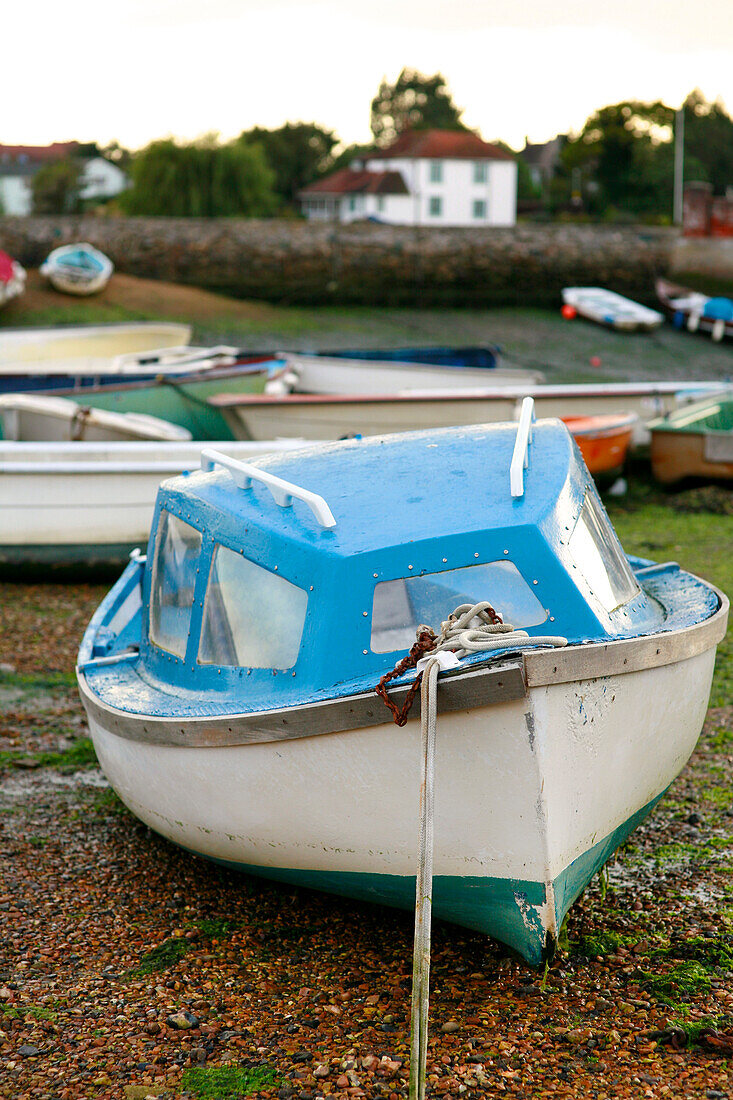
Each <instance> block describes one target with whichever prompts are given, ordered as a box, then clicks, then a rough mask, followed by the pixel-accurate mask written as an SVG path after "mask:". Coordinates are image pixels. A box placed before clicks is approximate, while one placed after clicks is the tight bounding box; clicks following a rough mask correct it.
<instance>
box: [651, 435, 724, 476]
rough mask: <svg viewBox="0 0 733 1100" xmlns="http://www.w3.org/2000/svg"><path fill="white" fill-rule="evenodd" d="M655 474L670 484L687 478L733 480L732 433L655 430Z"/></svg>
mask: <svg viewBox="0 0 733 1100" xmlns="http://www.w3.org/2000/svg"><path fill="white" fill-rule="evenodd" d="M651 461H652V474H653V475H654V477H655V478H656V480H657V481H661V482H662V483H663V484H667V485H671V484H673V483H674V482H676V481H682V480H683V478H686V477H701V478H708V479H710V478H713V479H715V480H717V479H723V480H726V481H729V480H731V479H733V432H728V433H722V432H716V433H706V432H680V431H664V430H663V429H656V428H655V429H654V430H653V431H652V442H651Z"/></svg>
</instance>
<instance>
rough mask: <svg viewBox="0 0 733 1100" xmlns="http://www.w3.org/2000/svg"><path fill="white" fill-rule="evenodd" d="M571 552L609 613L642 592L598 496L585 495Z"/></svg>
mask: <svg viewBox="0 0 733 1100" xmlns="http://www.w3.org/2000/svg"><path fill="white" fill-rule="evenodd" d="M568 549H569V551H570V554H571V557H572V559H573V564H574V566H575V568H576V569H577V570H578V571H579V572H580V573H581V574H582V576H583V577H584V579H585V582H586V584H587V585H588V588H589V589H590V591H591V592H592V593H593V595H594V596H595V597H596V599H598V600H599V601H600V603H601V604H602V605H603V608H604V609H605V610H606V611H609V612H610V611H615V610H616V608H618V607H621V606H622V605H623V604H625V603H628V601H629V600H630V599H632V598H633V597H634V596H635V595H636V594H637V593H638V592H639V591H640V589H639V585H638V584H637V583H636V580H635V578H634V574H633V573H632V572H631V568H630V566H629V563H628V561H627V560H626V556H625V555H624V552H623V550H622V549H621V543H620V542H619V541H618V539H617V538H616V535H615V533H614V530H613V528H612V527H611V524H610V523H609V522H608V517H607V516H606V513H605V512H604V511H603V508H602V507H601V504H600V502H599V501H598V498H597V497H596V495H595V493H592V492H587V493H586V495H585V500H584V501H583V507H582V508H581V510H580V515H579V516H578V522H577V523H576V524H575V529H574V530H573V533H572V535H571V536H570V540H569V542H568Z"/></svg>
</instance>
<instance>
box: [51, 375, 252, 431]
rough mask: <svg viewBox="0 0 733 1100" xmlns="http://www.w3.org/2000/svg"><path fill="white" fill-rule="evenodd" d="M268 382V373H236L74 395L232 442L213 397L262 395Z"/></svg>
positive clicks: (86, 401) (102, 406) (98, 405)
mask: <svg viewBox="0 0 733 1100" xmlns="http://www.w3.org/2000/svg"><path fill="white" fill-rule="evenodd" d="M266 381H267V374H266V372H265V371H261V372H260V371H252V372H250V373H244V372H243V373H242V374H232V375H230V376H229V377H227V378H225V379H220V380H216V379H211V380H209V381H207V380H205V379H201V380H200V381H196V382H183V381H177V382H175V383H171V382H167V383H166V382H161V383H152V384H151V385H149V386H140V387H139V388H138V387H135V388H132V387H131V388H130V389H116V388H115V387H113V386H110V387H109V390H110V392H106V391H105V388H104V387H103V388H102V389H100V390H96V391H95V392H94V393H85V392H84V391H80V392H79V396H77V395H76V394H73V395H69V396H72V397H73V399H74V400H77V401H80V402H81V403H82V404H84V405H90V406H92V408H96V409H106V410H108V411H109V412H119V413H126V412H135V413H147V414H148V415H150V416H158V417H160V418H161V419H162V420H168V421H169V422H170V423H171V424H179V425H180V427H182V428H187V429H188V431H189V432H190V433H191V435H192V436H193V438H194V439H217V440H224V439H226V440H232V439H234V436H233V435H232V432H231V430H230V428H229V427H228V425H227V423H226V420H225V419H224V417H223V416H222V414H221V413H220V412H219V410H218V409H215V408H213V407H211V406H209V405H207V403H206V402H207V400H208V398H209V397H213V396H215V395H216V394H218V393H225V392H226V393H233V394H250V393H262V392H263V390H264V388H265V382H266Z"/></svg>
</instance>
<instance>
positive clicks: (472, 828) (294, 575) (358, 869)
mask: <svg viewBox="0 0 733 1100" xmlns="http://www.w3.org/2000/svg"><path fill="white" fill-rule="evenodd" d="M529 429H530V424H529V421H528V419H527V418H526V417H524V418H523V420H522V422H521V423H520V425H519V426H517V425H511V424H503V425H496V424H491V425H483V426H478V427H469V428H449V429H446V430H440V431H423V432H416V433H412V434H406V435H392V436H382V437H380V438H376V439H364V440H353V439H352V440H348V441H345V442H340V443H332V444H324V445H321V446H320V447H312V448H309V449H308V450H307V451H301V452H299V453H298V452H295V453H290V454H287V455H277V456H271V457H269V458H267V459H259V460H258V461H257V463H239V462H237V461H235V460H232V459H230V458H228V457H226V456H225V455H219V454H217V452H216V451H212V450H205V451H204V452H203V453H202V469H201V471H200V472H198V473H192V474H189V476H187V477H181V478H174V479H172V480H169V481H167V482H165V483H164V484H163V485H162V486H161V488H160V491H159V495H158V501H157V504H156V510H155V517H154V520H153V529H152V533H151V538H150V542H149V550H148V556H147V559H144V558H142V557H137V558H136V559H135V560H134V561H132V562H131V563H130V565H129V566H128V568H127V569H126V571H125V572H124V573H123V575H122V577H121V578H120V580H119V581H118V582H117V584H116V585H115V587H114V588H113V589H112V591H111V592H110V593H109V595H108V596H107V597H106V598H105V599H104V601H103V602H102V604H101V606H100V608H99V609H98V611H97V612H96V613H95V615H94V617H93V619H92V621H91V623H90V625H89V627H88V629H87V632H86V634H85V636H84V639H83V642H82V645H81V649H80V651H79V659H78V666H77V675H78V682H79V689H80V692H81V697H82V701H83V704H84V707H85V709H86V712H87V716H88V719H89V728H90V730H91V735H92V738H93V741H94V747H95V750H96V753H97V756H98V758H99V761H100V764H101V766H102V769H103V771H104V772H105V774H106V776H107V778H108V779H109V781H110V783H111V784H112V786H113V787H114V789H115V790H116V792H117V793H118V795H119V796H120V798H121V799H122V800H123V801H124V802H125V803H126V805H127V806H128V807H129V808H130V810H131V811H132V812H133V813H134V814H135V815H136V816H137V817H139V818H140V819H141V820H143V821H144V822H146V823H147V824H148V825H149V826H150V827H151V828H152V829H154V830H156V831H157V832H159V833H161V834H162V835H163V836H164V837H167V838H168V839H170V840H172V841H174V842H175V843H177V844H179V845H181V847H183V848H185V849H187V850H188V851H190V852H194V853H197V854H198V855H201V856H204V857H207V858H209V859H212V860H215V861H216V862H217V863H219V864H224V865H226V866H228V867H231V868H233V869H238V870H242V871H246V872H249V873H256V874H261V875H265V876H267V877H270V878H274V879H278V880H281V881H284V882H288V883H297V884H300V885H304V886H310V887H315V888H318V889H323V890H329V891H332V892H335V893H339V894H345V895H348V896H351V897H355V898H362V899H368V900H369V901H371V902H380V901H381V902H384V903H387V904H391V905H398V906H404V907H407V908H411V907H412V906H414V902H415V872H416V867H417V858H416V847H417V845H416V839H415V838H416V835H417V823H418V803H419V788H420V759H421V754H420V719H419V717H418V716H417V713H416V712H418V713H419V700H416V705H415V707H414V708H413V710H412V712H411V713H410V715H409V716H408V718H407V720H406V724H405V725H403V726H401V727H400V726H396V725H395V724H394V723H393V722H392V716H391V714H390V713H389V711H388V710H387V709H386V708H385V706H384V703H383V702H382V700H381V699H379V698H378V697H377V695H376V694H375V685H376V684H377V682H378V681H379V680H380V678H381V677H382V676H383V675H385V674H386V673H388V672H390V671H391V670H392V669H393V667H394V666H395V663H396V662H397V661H398V660H399V659H400V658H401V657H402V656H403V655H404V652H405V649H406V648H407V647H408V646H409V645H410V644H411V643H412V642H413V641H414V639H415V632H416V629H420V630H423V628H422V627H420V626H419V624H421V623H429V624H432V625H434V626H435V627H436V629H439V628H440V624H441V622H442V621H445V620H447V619H448V616H449V614H450V613H451V612H453V611H454V609H455V608H456V605H459V607H460V606H463V605H466V606H468V607H469V608H472V607H473V605H477V604H478V605H479V606H481V607H484V608H485V607H486V606H488V604H490V605H491V606H492V608H495V609H496V612H499V613H501V614H502V615H503V618H504V620H505V624H506V625H505V630H507V631H508V633H505V634H502V635H501V636H500V637H499V638H498V641H497V640H496V638H497V636H496V635H494V639H495V642H494V648H493V649H491V650H490V651H478V652H473V653H466V652H465V651H463V650H462V649H461V648H460V647H461V643H460V642H459V641H456V642H455V643H454V644H453V647H454V648H456V647H457V648H458V649H459V652H458V654H455V653H454V655H453V661H452V664H453V667H452V668H450V669H448V670H447V671H444V672H441V673H440V676H439V679H438V689H437V693H438V694H437V700H438V728H437V737H436V757H435V773H436V782H435V792H436V795H435V806H434V826H435V852H434V879H433V892H432V906H433V912H434V913H435V915H436V916H437V917H442V918H445V919H447V920H450V921H454V922H456V923H458V924H462V925H465V926H467V927H469V928H473V929H477V930H478V931H481V932H484V933H487V934H489V935H491V936H494V937H496V938H497V939H499V940H502V941H503V942H505V943H507V944H510V945H511V946H512V947H513V948H514V949H515V950H517V951H519V952H520V953H521V954H522V955H523V956H524V957H525V958H526V959H527V960H528V961H529V962H531V963H535V964H538V963H540V962H542V960H543V959H546V958H547V957H548V956H549V955H551V954H552V951H553V949H554V946H555V944H556V942H557V938H558V934H559V929H560V927H561V923H562V920H563V917H564V916H565V914H566V912H567V911H568V909H569V907H570V906H571V904H572V903H573V901H574V900H575V898H577V897H578V895H579V894H580V893H581V891H582V890H583V889H584V887H585V886H586V885H587V883H588V882H589V881H590V879H591V877H592V876H593V874H594V873H595V872H596V871H597V870H598V869H599V867H601V866H602V864H603V863H604V862H605V861H606V860H607V859H608V858H609V856H610V855H611V854H612V852H613V851H614V850H615V849H616V848H617V847H618V845H619V844H621V843H622V842H623V840H624V839H625V838H626V837H627V836H628V834H629V833H630V832H631V831H632V830H633V829H634V828H635V827H636V826H637V825H638V824H639V822H640V821H641V820H642V819H643V818H644V817H645V816H646V815H647V814H648V813H649V812H650V811H651V810H652V809H653V807H654V806H655V805H656V803H657V801H658V800H659V799H660V798H661V797H662V795H663V794H664V792H665V790H666V789H667V787H668V786H669V784H670V783H671V781H672V779H673V778H674V776H675V775H676V774H677V773H678V772H679V770H680V769H681V768H682V767H683V765H684V763H685V761H686V760H687V758H688V757H689V755H690V753H691V752H692V750H693V748H694V746H695V743H696V741H697V738H698V735H699V733H700V729H701V727H702V723H703V720H704V717H705V712H706V707H707V701H708V695H709V691H710V684H711V680H712V675H713V666H714V661H715V648H716V645H717V643H718V642H719V641H720V640H721V638H722V637H723V635H724V633H725V627H726V621H727V615H728V601H727V599H726V598H725V596H724V595H722V593H720V592H718V591H717V590H716V589H715V588H713V587H712V586H711V585H709V584H707V583H706V582H704V581H702V580H700V579H699V578H697V577H694V576H692V575H691V574H689V573H686V572H685V571H684V570H682V569H680V568H679V566H678V565H676V564H674V563H670V562H668V563H665V564H663V565H655V564H653V563H651V562H649V561H644V560H641V559H636V558H631V559H627V558H626V556H625V555H624V553H623V551H622V549H621V546H620V545H619V542H618V539H617V538H616V535H615V534H614V531H613V529H612V527H611V525H610V522H609V520H608V517H607V515H606V513H605V511H604V508H603V505H602V504H601V501H600V499H599V497H598V495H597V492H596V489H595V486H594V484H593V481H592V479H591V477H590V475H589V474H588V471H587V469H586V467H585V465H584V464H583V462H582V460H581V458H580V455H579V454H578V451H577V448H576V447H575V445H574V444H573V443H572V441H571V438H570V435H569V433H568V431H567V429H566V428H565V426H564V425H562V424H560V423H558V422H557V421H545V422H542V421H541V422H539V423H537V424H536V425H535V426H534V430H533V431H532V432H531V433H530V430H529ZM481 601H487V603H481ZM519 628H521V629H519ZM549 647H551V648H549ZM414 675H415V674H414V670H413V671H412V672H410V673H406V674H404V675H403V676H402V677H400V678H398V679H395V680H393V682H392V685H390V689H389V693H390V698H391V701H392V702H393V703H394V704H395V705H397V706H400V705H401V704H402V702H403V700H404V698H405V696H406V693H407V691H408V687H409V685H410V684H411V682H412V680H413V679H414Z"/></svg>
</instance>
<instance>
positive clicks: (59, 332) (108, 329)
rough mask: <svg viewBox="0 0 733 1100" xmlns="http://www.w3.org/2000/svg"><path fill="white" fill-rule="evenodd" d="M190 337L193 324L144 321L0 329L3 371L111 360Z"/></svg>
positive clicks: (0, 351) (179, 342)
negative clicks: (57, 362)
mask: <svg viewBox="0 0 733 1100" xmlns="http://www.w3.org/2000/svg"><path fill="white" fill-rule="evenodd" d="M190 339H191V326H190V325H183V324H174V323H172V322H163V321H161V322H154V321H141V322H139V323H137V322H135V323H128V324H120V325H80V326H68V327H64V326H56V327H54V328H28V329H6V330H4V331H0V371H2V369H3V368H4V367H5V368H8V367H10V368H13V369H15V368H17V367H18V366H19V365H20V364H32V363H38V364H39V369H40V365H41V364H45V366H46V367H48V361H49V360H72V361H74V368H75V369H76V367H77V365H78V364H77V361H78V360H85V359H100V360H109V359H113V358H114V357H115V356H117V355H124V354H127V353H129V352H140V351H149V350H150V349H151V348H168V347H180V346H181V345H184V344H188V342H189V341H190ZM68 365H69V364H68V363H67V367H68Z"/></svg>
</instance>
